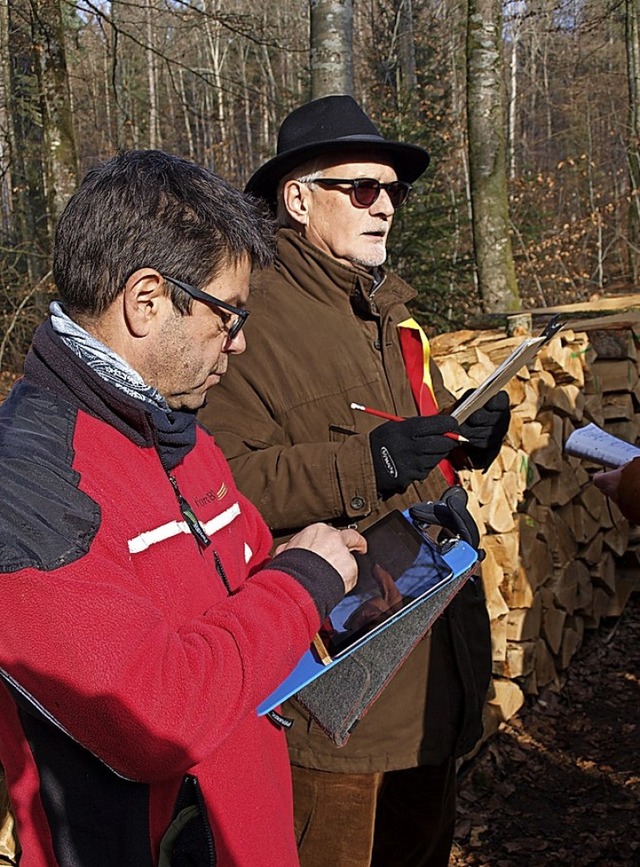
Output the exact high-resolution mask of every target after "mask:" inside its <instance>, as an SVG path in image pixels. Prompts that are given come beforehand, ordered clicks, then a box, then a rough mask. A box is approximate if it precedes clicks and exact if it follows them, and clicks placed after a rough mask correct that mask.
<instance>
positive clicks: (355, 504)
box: [351, 497, 364, 509]
mask: <svg viewBox="0 0 640 867" xmlns="http://www.w3.org/2000/svg"><path fill="white" fill-rule="evenodd" d="M351 508H352V509H364V500H363V499H362V497H352V498H351Z"/></svg>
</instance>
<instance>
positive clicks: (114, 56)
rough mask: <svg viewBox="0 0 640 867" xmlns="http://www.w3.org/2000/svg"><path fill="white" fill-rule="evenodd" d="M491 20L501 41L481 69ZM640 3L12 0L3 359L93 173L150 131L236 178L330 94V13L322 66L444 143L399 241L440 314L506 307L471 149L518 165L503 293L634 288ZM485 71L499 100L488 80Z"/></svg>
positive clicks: (458, 318) (0, 12) (0, 150)
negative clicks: (489, 273) (477, 195)
mask: <svg viewBox="0 0 640 867" xmlns="http://www.w3.org/2000/svg"><path fill="white" fill-rule="evenodd" d="M314 15H315V29H314ZM480 19H482V23H483V24H485V25H490V29H489V30H488V31H485V34H486V32H488V33H493V36H494V37H495V39H494V41H493V42H491V38H488V40H487V39H485V43H486V44H484V45H482V44H481V46H480V47H481V48H483V49H485V53H484V56H483V60H482V64H481V65H480V66H478V65H476V66H475V67H474V65H473V63H472V60H471V57H470V51H471V49H470V32H471V30H472V28H473V26H474V21H475V23H476V24H477V23H478V21H479V20H480ZM639 20H640V0H505V2H500V0H277V2H274V3H271V4H269V5H268V6H266V7H264V6H262V5H261V4H256V3H255V2H253V0H112V2H110V3H107V2H101V0H0V49H1V56H2V76H1V79H0V286H1V287H2V294H1V296H0V371H2V370H4V371H10V372H11V371H18V370H19V369H20V368H21V365H22V359H23V357H24V352H25V350H26V347H27V346H28V343H29V341H30V339H31V335H32V332H33V329H34V327H35V326H36V325H37V324H38V323H39V321H40V320H41V319H42V318H43V317H44V315H45V314H46V310H47V305H48V301H49V300H50V298H51V296H52V293H54V292H55V287H53V286H52V284H51V278H50V272H49V261H50V252H51V243H52V236H53V231H54V227H55V222H56V219H57V216H58V215H59V213H60V211H61V209H62V208H63V207H64V203H65V202H66V200H67V199H68V197H69V195H70V194H71V193H72V192H73V190H74V189H75V186H76V184H77V183H78V180H79V179H80V178H81V177H82V175H83V174H84V172H85V171H86V170H87V169H88V168H89V167H90V166H91V165H92V164H94V163H95V162H96V161H98V160H100V159H104V158H106V157H108V156H110V155H111V154H113V153H114V152H115V151H116V150H117V149H118V148H121V147H145V148H146V147H151V148H162V149H164V150H167V151H170V152H172V153H176V154H180V155H183V156H185V157H188V158H191V159H193V160H195V161H196V162H198V163H200V164H202V165H205V166H207V167H208V168H210V169H212V170H214V171H216V172H219V173H220V174H222V175H223V176H225V177H227V178H228V179H229V180H231V181H232V182H233V183H234V184H236V185H239V186H242V185H244V183H245V182H246V180H247V179H248V177H249V176H250V175H251V173H252V172H253V171H254V170H255V169H256V168H257V166H258V165H260V164H261V162H263V161H264V160H266V159H268V158H269V157H270V156H272V155H273V154H274V152H275V143H276V136H277V129H278V126H279V124H280V122H281V121H282V119H283V118H284V116H285V115H286V114H287V113H288V112H289V111H290V110H291V109H292V108H294V107H295V106H297V105H299V104H301V103H303V102H305V101H306V100H308V99H309V98H311V97H312V96H315V95H320V94H318V93H317V91H314V74H315V75H316V79H317V73H318V56H319V55H318V50H319V45H320V42H319V40H321V39H322V33H321V32H319V25H318V22H321V21H324V23H325V24H326V22H327V21H334V22H337V24H338V26H339V27H340V28H342V29H343V33H342V36H343V37H344V38H343V41H342V46H343V47H344V46H345V45H347V46H348V52H347V57H346V59H345V57H344V56H343V57H342V58H339V57H338V56H337V54H334V56H333V59H332V60H331V59H330V61H329V67H330V65H331V63H335V69H334V70H333V73H332V70H331V68H329V79H331V75H332V74H334V75H335V81H336V82H338V81H342V79H340V78H339V73H340V74H342V73H344V69H345V66H346V67H347V72H348V75H349V76H350V78H349V87H350V88H351V92H353V95H354V96H355V97H356V99H358V101H359V102H360V103H361V104H362V106H363V107H364V108H365V110H366V111H367V112H368V113H369V114H370V115H371V116H372V117H373V119H374V120H375V122H376V123H377V124H378V126H379V128H380V129H381V130H382V132H383V134H384V135H385V136H386V137H388V138H393V139H397V140H405V141H411V142H415V143H419V144H422V145H423V146H424V147H426V148H427V149H428V150H429V151H430V153H431V157H432V161H431V166H430V167H429V170H428V172H427V173H426V175H425V176H424V178H423V179H421V180H420V181H419V182H418V183H417V184H416V187H415V190H414V194H413V196H412V198H411V199H410V201H409V203H408V205H407V206H406V207H405V208H403V209H402V210H401V211H399V212H398V214H397V215H396V224H395V227H394V231H393V233H392V246H391V250H390V258H389V264H390V266H391V267H392V268H394V269H395V270H397V271H398V272H399V273H401V274H402V276H404V277H405V279H407V280H408V281H409V282H411V283H412V284H413V285H414V286H415V287H416V288H417V289H418V292H419V299H418V303H417V310H416V312H417V314H418V316H419V318H420V319H421V321H422V322H423V324H424V325H425V326H426V327H427V329H428V330H429V331H431V332H435V331H438V332H441V331H452V330H456V329H458V328H460V327H462V326H464V325H468V324H469V323H470V322H471V321H473V319H474V317H477V316H478V315H479V314H481V313H483V312H484V313H486V312H487V311H494V312H495V311H496V310H499V309H500V299H499V298H498V299H496V298H493V299H489V298H488V296H487V293H486V291H484V292H483V286H482V280H481V279H479V269H478V238H477V237H474V223H473V217H474V209H473V203H474V198H473V196H474V186H475V185H476V184H477V179H478V174H477V171H476V173H475V174H474V159H475V162H476V165H477V163H478V160H479V161H480V163H482V160H483V159H484V160H485V161H487V160H490V161H491V160H494V161H495V164H496V165H497V168H498V170H499V174H500V176H501V180H502V181H503V182H504V191H505V196H506V208H505V209H504V214H505V223H504V234H505V238H506V240H507V241H508V243H509V245H510V250H511V253H510V257H511V261H512V268H513V270H514V274H515V280H516V284H515V285H516V288H515V292H516V297H515V299H514V298H511V299H507V301H506V302H505V306H506V307H510V308H511V309H513V308H514V307H522V308H525V309H529V308H540V307H549V306H553V305H557V304H561V303H566V302H573V301H581V300H586V299H590V298H593V297H594V296H596V297H597V296H598V295H599V294H602V293H605V292H607V293H610V292H625V291H630V290H633V289H634V288H635V285H636V278H637V273H638V267H639V264H638V263H639V262H640V257H639V255H638V254H639V253H640V243H639V241H638V238H639V233H638V223H639V220H638V214H639V207H640V198H639V196H638V187H640V182H639V180H638V176H639V174H640V172H639V169H638V167H639V166H640V158H639V155H638V147H639V142H640V120H639V118H640V111H639V110H638V104H639V99H638V93H639V92H640V84H639V82H640V42H639V27H638V21H639ZM491 28H492V29H491ZM325 37H326V34H325ZM483 38H484V36H483V32H482V31H480V42H481V43H482V39H483ZM314 63H315V69H314ZM340 65H342V66H341V68H340V69H339V68H338V67H339V66H340ZM325 73H326V69H325ZM491 76H493V78H494V81H495V82H497V84H498V86H499V93H498V99H499V114H498V115H496V114H495V113H494V114H491V113H489V112H487V110H486V106H485V105H483V103H482V98H483V96H482V94H481V92H480V91H479V89H478V86H477V85H478V84H479V83H482V82H484V80H485V78H487V77H491ZM316 83H317V81H316ZM474 85H476V86H475V87H474ZM329 92H331V90H330V91H329ZM333 92H348V91H345V89H344V85H343V84H342V85H340V86H338V87H336V88H335V89H334V90H333ZM473 116H475V117H480V118H481V117H483V116H484V119H485V121H487V120H488V121H489V123H488V124H487V123H485V125H484V128H483V127H482V125H480V126H475V127H474V126H473V124H471V123H470V119H471V118H472V117H473ZM496 118H497V119H496ZM474 139H475V145H476V146H478V145H479V146H480V150H479V151H478V150H477V149H476V150H475V151H474ZM494 147H495V151H492V148H494ZM483 148H484V150H483ZM487 148H488V151H487V150H486V149H487ZM487 153H488V154H489V156H487ZM474 154H475V156H474ZM494 167H495V166H494ZM490 246H491V244H490ZM493 246H494V247H495V246H497V244H496V243H493Z"/></svg>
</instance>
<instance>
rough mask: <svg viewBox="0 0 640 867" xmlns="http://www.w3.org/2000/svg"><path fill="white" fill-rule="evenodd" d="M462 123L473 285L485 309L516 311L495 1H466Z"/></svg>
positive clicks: (499, 34)
mask: <svg viewBox="0 0 640 867" xmlns="http://www.w3.org/2000/svg"><path fill="white" fill-rule="evenodd" d="M467 16H468V17H467V124H468V135H469V173H470V181H471V205H472V212H473V243H474V250H475V259H476V268H477V271H478V286H479V289H480V295H481V297H482V301H483V307H484V310H485V312H498V311H501V312H507V311H513V310H519V309H520V298H519V295H518V287H517V284H516V275H515V268H514V264H513V254H512V249H511V237H510V234H509V203H508V196H507V178H506V153H505V151H506V145H505V131H504V109H503V83H502V9H501V3H500V0H468V6H467Z"/></svg>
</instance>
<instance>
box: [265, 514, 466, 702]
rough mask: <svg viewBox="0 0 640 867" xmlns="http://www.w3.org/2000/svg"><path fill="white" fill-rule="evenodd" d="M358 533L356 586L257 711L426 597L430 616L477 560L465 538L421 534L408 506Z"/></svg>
mask: <svg viewBox="0 0 640 867" xmlns="http://www.w3.org/2000/svg"><path fill="white" fill-rule="evenodd" d="M363 535H364V536H365V537H366V538H367V542H368V545H369V550H368V552H367V554H363V555H360V554H357V555H355V556H356V557H357V559H358V561H359V563H358V565H359V571H358V581H357V583H356V586H355V587H354V589H353V590H352V591H351V592H350V593H349V594H347V596H345V597H344V599H343V600H342V601H341V602H339V603H338V604H337V605H336V606H335V608H333V609H332V611H331V612H330V614H329V617H328V618H327V620H326V621H325V623H324V624H323V627H324V628H323V629H322V630H321V631H320V632H319V633H318V634H317V635H316V637H315V640H314V642H313V645H312V646H311V647H310V648H309V650H307V651H306V653H305V654H304V655H303V656H302V658H301V659H300V661H299V663H298V665H297V666H296V667H295V668H294V669H293V671H292V672H291V674H290V675H289V676H288V677H286V678H285V679H284V680H283V681H282V683H280V685H279V686H278V687H277V688H276V689H275V690H274V691H273V692H272V693H271V694H270V695H269V696H267V698H265V699H264V701H262V702H261V703H260V705H259V706H258V708H257V713H258V714H259V715H261V716H262V715H264V714H267V713H270V712H271V711H272V710H273V709H274V708H276V707H277V706H278V705H280V704H281V703H282V702H283V701H285V699H287V698H290V697H291V696H292V695H295V694H296V693H298V692H300V690H302V689H303V688H304V687H305V686H308V685H309V684H310V683H313V681H315V680H316V679H317V678H319V677H322V675H323V674H324V673H325V672H327V671H330V670H331V669H332V668H333V667H334V666H336V665H340V664H341V662H342V660H344V659H345V658H347V657H348V656H349V655H350V654H351V653H353V652H354V651H355V650H357V648H359V647H361V646H362V645H363V644H364V643H365V642H367V641H369V640H370V639H371V638H374V637H375V636H376V635H378V634H379V633H380V632H382V630H384V629H387V628H393V624H394V623H395V622H396V621H397V620H398V619H399V618H401V617H403V616H404V615H405V614H408V613H409V612H410V611H412V610H414V609H415V608H416V607H417V606H418V605H422V604H423V603H425V602H427V600H429V601H430V617H432V618H433V619H434V620H435V618H436V617H437V616H438V614H439V613H440V612H441V611H442V610H444V608H445V607H446V606H447V605H448V603H449V602H450V600H451V598H452V596H453V595H455V593H456V592H457V591H458V590H459V588H460V587H461V586H462V583H464V581H466V579H467V578H468V577H469V576H470V575H471V574H472V573H473V571H474V570H475V567H476V564H477V562H478V552H477V551H476V550H475V549H474V548H472V547H471V546H470V545H468V544H467V543H466V542H463V541H461V540H457V539H456V540H454V541H452V543H451V544H448V545H447V546H446V549H445V548H441V547H440V546H439V545H437V544H436V543H434V542H432V541H431V539H429V538H427V537H425V536H424V535H423V534H422V533H421V532H420V531H419V530H417V529H416V528H415V527H414V525H413V523H412V522H411V520H410V518H409V516H408V511H407V512H406V513H402V512H391V513H390V514H389V515H387V516H385V517H384V518H382V519H381V520H380V521H378V522H377V523H376V524H372V525H371V527H368V528H367V529H366V530H365V531H364V532H363ZM376 566H377V567H379V568H378V569H376ZM379 569H382V570H383V572H380V571H379ZM388 576H391V579H392V583H393V586H391V584H390V582H389V577H388ZM452 588H453V589H452ZM360 618H362V620H361V621H360ZM426 628H427V627H426V626H425V629H426ZM332 654H333V655H332Z"/></svg>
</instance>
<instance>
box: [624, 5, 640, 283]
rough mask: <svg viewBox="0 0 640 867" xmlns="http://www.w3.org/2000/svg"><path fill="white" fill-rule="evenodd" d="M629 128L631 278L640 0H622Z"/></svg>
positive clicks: (638, 227)
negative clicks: (623, 3) (623, 5)
mask: <svg viewBox="0 0 640 867" xmlns="http://www.w3.org/2000/svg"><path fill="white" fill-rule="evenodd" d="M625 23H626V49H627V86H628V89H629V130H628V135H627V158H628V161H629V182H630V186H631V200H630V208H629V240H630V246H629V265H630V270H631V273H632V276H633V280H634V282H635V281H637V279H638V271H639V270H640V269H639V262H640V249H639V246H640V245H639V242H640V0H625Z"/></svg>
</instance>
